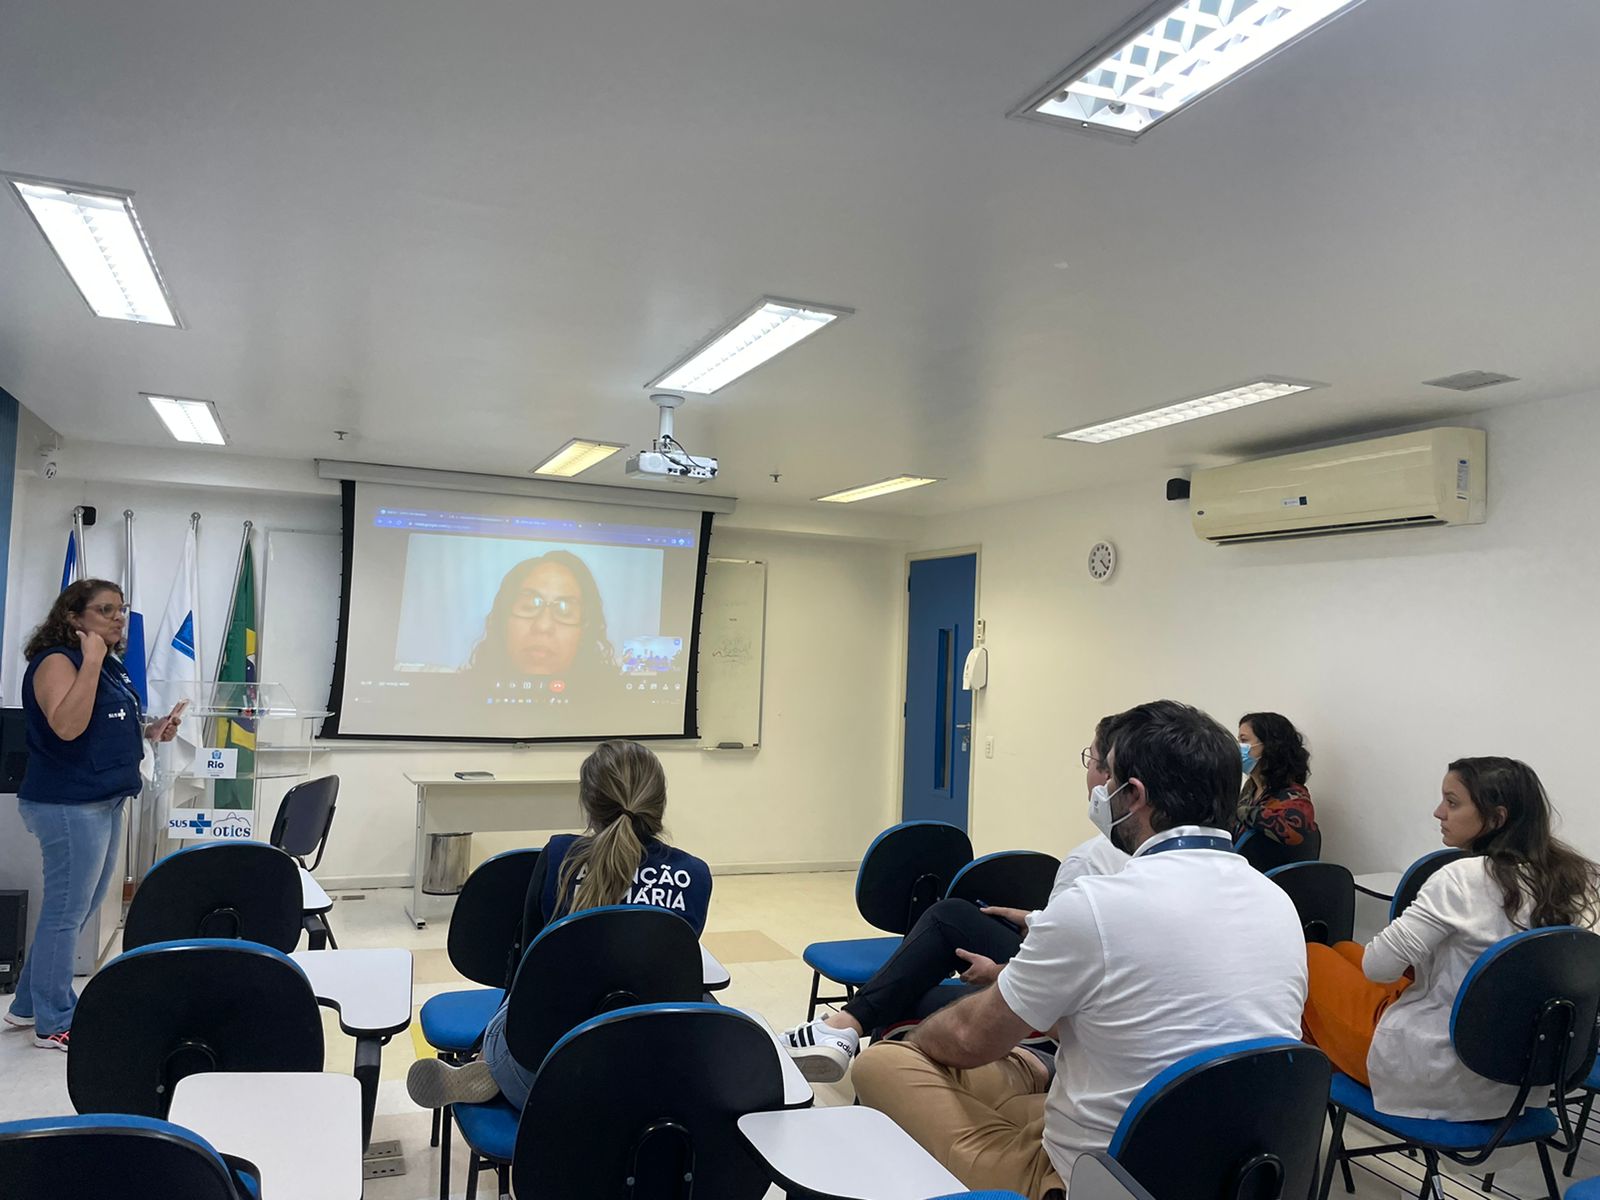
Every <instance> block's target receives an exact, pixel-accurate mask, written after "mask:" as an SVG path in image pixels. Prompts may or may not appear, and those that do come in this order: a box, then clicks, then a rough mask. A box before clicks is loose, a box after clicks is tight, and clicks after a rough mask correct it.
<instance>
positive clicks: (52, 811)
mask: <svg viewBox="0 0 1600 1200" xmlns="http://www.w3.org/2000/svg"><path fill="white" fill-rule="evenodd" d="M124 804H125V801H122V800H98V801H95V802H93V803H90V804H41V803H39V802H37V801H33V800H23V801H21V802H20V803H19V806H18V807H19V808H20V810H21V813H22V823H23V824H24V825H26V826H27V827H28V832H29V833H31V834H33V836H34V837H36V838H38V839H39V849H40V850H41V851H42V853H43V855H44V897H43V899H42V900H41V901H40V904H39V923H38V925H37V927H36V928H35V930H34V934H33V945H31V946H30V947H28V957H27V959H26V960H25V961H24V962H23V964H22V974H21V976H20V977H19V978H18V979H17V994H16V995H15V996H14V997H12V1000H11V1012H12V1014H13V1015H14V1016H18V1017H32V1018H33V1019H34V1030H35V1032H36V1034H38V1035H39V1036H44V1035H46V1034H51V1033H60V1032H61V1031H62V1030H64V1029H70V1028H71V1027H72V1011H73V1009H74V1008H76V1007H77V1004H78V994H77V993H76V992H74V991H73V990H72V960H73V956H74V954H75V953H76V950H77V945H78V935H79V934H81V933H82V932H83V928H84V926H85V925H87V924H88V923H89V914H90V913H92V912H94V910H95V909H97V908H99V907H100V902H101V901H102V900H104V899H105V896H106V891H107V890H108V889H109V888H110V887H111V880H112V876H114V875H115V874H116V870H117V843H118V840H119V838H120V836H121V834H122V809H123V805H124Z"/></svg>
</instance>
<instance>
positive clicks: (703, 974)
mask: <svg viewBox="0 0 1600 1200" xmlns="http://www.w3.org/2000/svg"><path fill="white" fill-rule="evenodd" d="M700 979H701V982H702V983H703V984H704V985H705V989H706V991H708V992H720V991H721V990H722V989H723V988H725V987H727V986H728V984H730V983H732V982H733V977H732V976H730V975H729V974H728V968H727V967H725V966H723V965H722V964H721V963H719V962H718V961H717V960H716V957H715V956H714V955H713V954H712V953H711V951H709V950H707V949H706V948H705V947H704V946H701V947H700Z"/></svg>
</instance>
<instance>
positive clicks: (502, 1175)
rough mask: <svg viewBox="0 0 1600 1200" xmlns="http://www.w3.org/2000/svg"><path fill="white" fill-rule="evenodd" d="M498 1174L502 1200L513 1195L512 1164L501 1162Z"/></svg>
mask: <svg viewBox="0 0 1600 1200" xmlns="http://www.w3.org/2000/svg"><path fill="white" fill-rule="evenodd" d="M496 1174H497V1176H498V1178H499V1181H500V1200H507V1197H509V1196H510V1195H511V1164H510V1163H501V1164H500V1167H499V1170H498V1171H497V1172H496Z"/></svg>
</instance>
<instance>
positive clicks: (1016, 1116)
mask: <svg viewBox="0 0 1600 1200" xmlns="http://www.w3.org/2000/svg"><path fill="white" fill-rule="evenodd" d="M1035 1061H1036V1060H1033V1056H1032V1055H1031V1054H1029V1053H1028V1051H1026V1050H1013V1051H1012V1052H1011V1053H1010V1054H1008V1055H1006V1057H1005V1058H1002V1059H1001V1060H1000V1061H999V1062H993V1063H990V1064H988V1065H987V1066H983V1067H975V1068H973V1069H972V1070H967V1071H958V1070H955V1069H954V1068H951V1067H944V1066H940V1065H939V1064H938V1063H935V1062H932V1061H930V1060H929V1059H928V1057H927V1056H926V1055H925V1054H923V1053H922V1051H921V1050H919V1049H918V1048H917V1047H916V1046H914V1045H910V1044H908V1043H906V1042H877V1043H875V1044H873V1045H872V1046H871V1047H869V1048H868V1049H867V1050H866V1051H865V1052H864V1053H863V1054H862V1055H861V1057H860V1058H858V1059H857V1060H856V1063H855V1066H854V1067H853V1068H852V1070H851V1078H852V1079H853V1080H854V1081H855V1085H856V1096H857V1098H859V1099H860V1101H861V1103H863V1104H865V1105H867V1106H868V1107H869V1108H876V1109H877V1110H878V1111H880V1112H883V1113H887V1114H888V1115H889V1117H890V1118H891V1119H892V1120H893V1121H894V1123H895V1124H896V1125H898V1126H900V1128H902V1129H904V1130H905V1131H906V1132H907V1133H909V1134H910V1135H911V1137H912V1138H913V1139H914V1140H915V1141H916V1142H917V1144H918V1145H920V1146H921V1147H922V1148H923V1149H924V1150H926V1151H927V1152H928V1153H929V1154H931V1155H933V1157H934V1158H936V1159H938V1160H939V1162H940V1163H941V1164H942V1165H943V1166H944V1168H945V1170H947V1171H949V1172H950V1173H951V1174H952V1175H954V1176H955V1177H956V1178H957V1179H959V1180H961V1182H962V1183H963V1184H965V1185H966V1186H967V1187H969V1188H972V1189H974V1190H981V1189H985V1188H996V1189H1004V1188H1009V1189H1011V1190H1012V1191H1014V1192H1021V1193H1022V1194H1023V1195H1024V1196H1027V1197H1028V1200H1054V1197H1060V1196H1062V1195H1063V1194H1064V1192H1065V1190H1066V1189H1065V1188H1064V1187H1063V1186H1062V1183H1061V1177H1060V1176H1059V1175H1057V1174H1056V1171H1055V1168H1054V1167H1053V1166H1051V1164H1050V1158H1049V1156H1048V1155H1047V1154H1046V1153H1045V1149H1044V1098H1045V1089H1046V1086H1047V1085H1046V1084H1045V1082H1044V1080H1043V1078H1042V1077H1041V1076H1040V1073H1039V1071H1038V1070H1037V1068H1036V1066H1035ZM1052 1193H1053V1194H1054V1196H1052Z"/></svg>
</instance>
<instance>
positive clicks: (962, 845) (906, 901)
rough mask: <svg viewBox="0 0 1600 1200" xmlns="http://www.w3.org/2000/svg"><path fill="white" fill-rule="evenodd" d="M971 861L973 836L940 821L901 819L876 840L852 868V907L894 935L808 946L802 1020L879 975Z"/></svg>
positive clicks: (809, 1018) (846, 997) (805, 955)
mask: <svg viewBox="0 0 1600 1200" xmlns="http://www.w3.org/2000/svg"><path fill="white" fill-rule="evenodd" d="M971 861H972V842H971V840H970V839H969V838H968V837H967V835H966V834H965V833H964V832H963V831H962V830H960V829H957V828H956V827H955V826H954V825H949V824H946V823H945V822H943V821H904V822H902V823H901V824H899V825H892V826H890V827H889V828H888V829H885V830H884V831H883V832H882V833H880V834H879V835H878V836H877V837H876V838H874V839H873V841H872V844H871V845H870V846H868V847H867V852H866V854H864V855H863V856H862V858H861V867H860V869H859V870H858V871H857V872H856V911H858V912H859V913H860V914H861V915H862V916H863V917H864V918H865V919H866V921H867V923H868V924H869V925H872V926H873V927H874V928H877V929H882V930H884V931H885V932H887V933H890V934H893V935H894V936H893V937H880V938H847V939H844V940H842V941H836V942H812V943H811V944H810V945H809V946H807V947H806V949H805V953H804V954H803V955H802V956H801V957H802V958H803V959H804V960H805V963H806V965H807V966H808V967H810V968H811V1000H810V1003H809V1005H808V1006H807V1008H806V1020H808V1021H810V1020H814V1019H815V1018H816V1015H817V1009H818V1007H819V1006H821V1005H824V1004H835V1003H838V1002H840V1001H844V1000H849V999H850V997H851V996H853V995H855V990H856V988H858V987H860V986H861V985H862V984H864V983H866V982H867V980H869V979H871V978H872V977H873V975H875V974H877V972H878V970H879V969H880V968H881V967H882V966H883V964H884V963H886V962H888V961H889V956H890V955H891V954H893V953H894V952H895V950H896V949H897V948H898V947H899V945H900V941H901V938H902V937H903V936H904V935H905V934H907V933H909V932H910V931H911V927H912V926H913V925H915V924H916V923H917V918H918V917H920V916H921V915H922V914H923V913H924V912H926V911H927V909H928V908H929V907H930V906H931V905H932V904H933V903H934V902H935V901H936V900H939V899H940V898H941V897H943V896H944V894H945V891H946V890H947V889H948V888H949V886H950V884H951V882H952V881H953V880H954V879H955V877H956V875H957V873H958V872H959V871H960V870H961V868H962V867H964V866H966V865H967V864H968V863H970V862H971ZM984 899H986V900H987V899H991V898H990V897H987V896H986V897H984ZM995 903H998V901H995ZM823 979H828V980H831V981H832V982H834V983H837V984H842V985H843V986H844V989H845V990H844V994H843V995H839V996H823V995H821V994H820V992H821V988H822V981H823Z"/></svg>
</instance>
